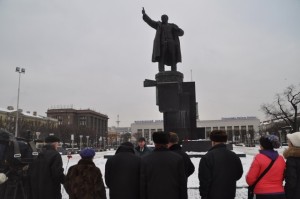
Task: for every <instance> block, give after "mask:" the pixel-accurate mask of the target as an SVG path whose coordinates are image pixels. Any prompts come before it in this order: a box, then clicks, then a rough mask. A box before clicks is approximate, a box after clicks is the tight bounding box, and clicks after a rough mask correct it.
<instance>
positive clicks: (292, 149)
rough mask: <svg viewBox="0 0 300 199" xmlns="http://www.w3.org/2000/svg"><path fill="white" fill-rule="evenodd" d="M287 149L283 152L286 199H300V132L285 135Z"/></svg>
mask: <svg viewBox="0 0 300 199" xmlns="http://www.w3.org/2000/svg"><path fill="white" fill-rule="evenodd" d="M287 138H288V145H289V147H288V148H287V149H286V150H285V151H284V152H283V156H284V157H285V158H286V169H285V176H284V177H285V186H284V189H285V195H286V199H299V198H300V132H295V133H291V134H287Z"/></svg>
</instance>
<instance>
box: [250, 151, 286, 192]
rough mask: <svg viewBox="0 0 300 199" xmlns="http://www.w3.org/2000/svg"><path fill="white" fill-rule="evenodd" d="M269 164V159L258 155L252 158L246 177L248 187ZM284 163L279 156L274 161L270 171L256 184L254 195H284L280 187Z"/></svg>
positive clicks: (281, 186)
mask: <svg viewBox="0 0 300 199" xmlns="http://www.w3.org/2000/svg"><path fill="white" fill-rule="evenodd" d="M274 152H275V151H274ZM276 153H277V152H276ZM270 163H271V158H270V157H268V156H266V155H264V154H262V153H260V154H258V155H256V156H255V157H254V160H253V162H252V164H251V167H250V169H249V172H248V174H247V176H246V181H247V183H248V185H252V184H253V183H254V182H255V180H256V179H257V178H258V177H259V176H260V174H261V173H262V172H263V171H264V170H265V169H266V168H267V167H268V165H269V164H270ZM284 170H285V161H284V159H283V157H282V156H281V155H279V156H278V158H277V159H276V160H275V162H274V164H273V166H272V167H271V169H270V170H269V171H268V172H267V173H266V174H265V175H264V177H263V178H262V179H261V180H260V181H259V182H258V183H257V184H256V186H255V188H254V193H255V194H268V193H284V188H283V185H282V182H283V179H284Z"/></svg>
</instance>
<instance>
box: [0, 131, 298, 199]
mask: <svg viewBox="0 0 300 199" xmlns="http://www.w3.org/2000/svg"><path fill="white" fill-rule="evenodd" d="M287 138H288V144H289V145H288V146H289V147H288V148H287V149H286V150H285V151H284V153H283V155H280V154H279V153H278V152H277V151H276V150H275V149H276V148H279V147H280V142H279V140H278V137H277V136H275V135H266V136H262V137H261V138H260V140H259V143H260V150H259V153H258V154H257V155H256V156H255V157H254V159H253V162H252V164H251V167H250V169H249V171H248V173H247V175H246V182H247V183H248V185H249V187H252V190H253V192H254V194H255V195H256V199H296V198H297V199H299V198H300V132H296V133H293V134H288V135H287ZM152 139H153V141H154V144H155V148H154V149H153V150H151V149H150V148H148V147H147V145H146V140H145V138H139V139H138V146H137V147H134V145H133V144H132V143H131V142H124V143H122V144H121V145H120V146H119V147H118V149H117V150H116V152H115V155H114V156H112V157H111V158H109V159H108V160H107V162H106V165H105V176H104V177H103V176H102V173H101V171H100V169H99V168H98V167H97V166H96V165H95V164H94V162H93V158H94V156H95V151H94V150H93V149H91V148H85V149H83V150H82V151H80V156H81V159H80V160H79V162H78V163H77V164H76V165H73V166H71V167H70V168H69V169H68V172H67V174H66V175H65V174H64V169H63V163H62V158H61V155H60V154H59V153H58V152H57V147H58V143H59V142H60V140H59V138H57V137H55V136H49V137H47V138H46V139H45V142H46V145H45V146H44V148H43V150H42V151H41V152H40V153H39V155H38V156H37V158H36V159H35V160H34V161H33V163H32V164H31V165H30V168H29V172H28V173H29V178H30V180H29V182H30V186H29V187H30V191H29V193H28V197H27V198H28V199H41V198H43V199H61V198H62V195H61V185H63V186H64V188H65V190H66V192H67V193H68V195H69V198H70V199H106V197H107V196H106V190H105V184H106V186H107V187H108V189H109V198H110V199H121V198H122V199H160V198H161V199H169V198H170V199H187V198H188V194H187V181H188V177H189V176H190V175H191V174H193V173H194V171H195V167H194V165H193V163H192V161H191V160H190V158H189V156H188V155H187V154H186V153H185V152H184V151H183V150H182V149H181V146H180V145H179V144H178V142H179V138H178V136H177V134H176V133H172V132H171V133H166V132H154V133H153V135H152ZM210 140H211V143H212V147H211V149H210V150H209V151H208V152H207V153H206V154H205V155H204V156H203V157H202V158H201V159H200V162H199V168H198V169H199V170H198V178H199V183H200V186H199V193H200V196H201V198H202V199H234V198H235V194H236V182H237V181H238V180H239V179H240V178H241V177H242V174H243V166H242V163H241V160H240V158H239V157H238V156H237V155H236V154H235V153H234V152H233V151H231V150H229V149H227V146H226V142H227V134H226V132H225V131H222V130H214V131H212V132H211V133H210ZM285 159H286V161H285ZM5 180H7V179H5V178H4V177H3V176H2V175H1V176H0V183H4V182H5ZM284 181H285V183H284ZM104 182H105V184H104Z"/></svg>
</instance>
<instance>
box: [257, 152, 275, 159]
mask: <svg viewBox="0 0 300 199" xmlns="http://www.w3.org/2000/svg"><path fill="white" fill-rule="evenodd" d="M259 152H260V153H261V154H263V155H265V156H267V157H269V158H270V159H271V160H276V159H277V157H278V156H279V154H278V152H277V151H274V150H260V151H259Z"/></svg>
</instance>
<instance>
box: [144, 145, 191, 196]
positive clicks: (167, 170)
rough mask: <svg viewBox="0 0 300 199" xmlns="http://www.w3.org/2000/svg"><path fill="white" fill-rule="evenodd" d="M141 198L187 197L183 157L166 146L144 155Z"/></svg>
mask: <svg viewBox="0 0 300 199" xmlns="http://www.w3.org/2000/svg"><path fill="white" fill-rule="evenodd" d="M140 198H141V199H187V183H186V176H185V173H184V163H183V159H182V157H181V156H179V155H178V154H176V153H174V152H172V151H170V150H169V149H166V148H155V149H154V151H153V152H152V153H151V154H149V155H147V156H144V157H142V165H141V197H140Z"/></svg>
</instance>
